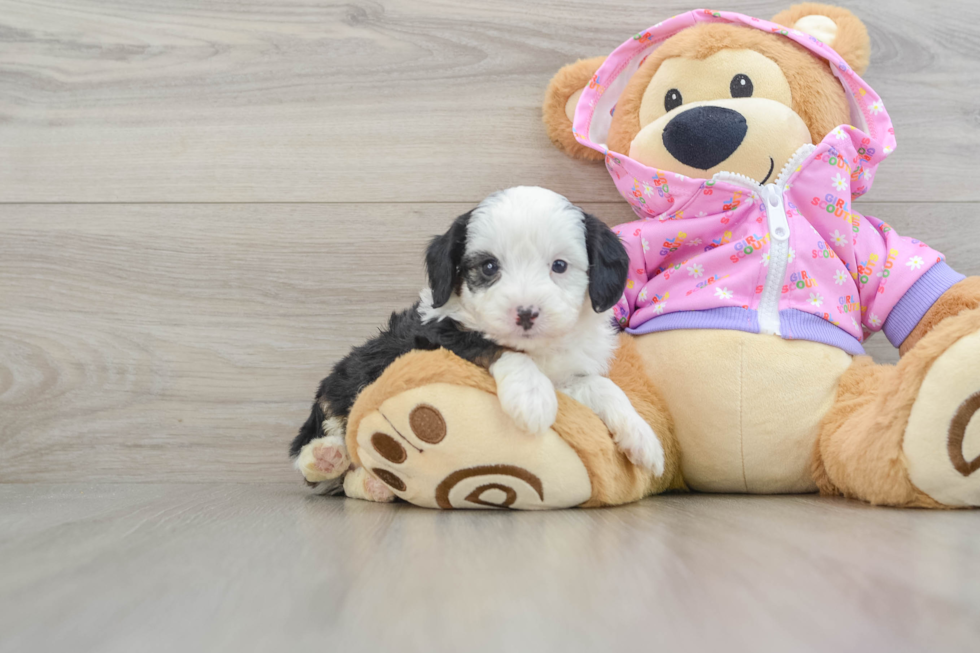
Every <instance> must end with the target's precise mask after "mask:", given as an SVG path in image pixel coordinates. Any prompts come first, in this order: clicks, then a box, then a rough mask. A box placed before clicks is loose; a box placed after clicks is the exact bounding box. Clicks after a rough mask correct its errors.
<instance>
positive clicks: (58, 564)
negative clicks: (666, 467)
mask: <svg viewBox="0 0 980 653" xmlns="http://www.w3.org/2000/svg"><path fill="white" fill-rule="evenodd" d="M0 503H2V504H3V505H4V510H2V511H0V651H2V652H3V653H8V652H9V653H25V652H26V651H55V650H70V651H73V652H77V653H88V652H89V651H98V652H99V653H115V652H117V651H118V652H127V653H128V652H130V651H141V652H146V653H153V652H156V651H185V652H188V653H193V652H196V651H241V652H250V651H273V650H275V651H285V650H330V651H404V652H406V653H411V652H414V651H419V652H425V653H441V652H443V651H454V652H455V651H474V652H479V651H529V652H530V651H533V652H535V653H549V652H552V651H554V652H556V653H559V652H560V653H573V652H577V651H597V650H602V651H632V650H665V651H672V650H676V651H710V650H724V651H729V652H731V653H739V652H742V651H752V652H753V653H756V652H760V651H763V652H765V651H780V652H784V651H799V652H808V651H814V652H819V653H823V652H825V651H855V652H857V651H895V652H903V651H924V650H928V651H944V652H949V653H957V652H959V651H976V643H977V641H978V638H980V513H976V512H954V513H949V512H928V511H900V510H886V509H881V508H870V507H867V506H864V505H861V504H857V503H852V502H847V501H844V500H829V499H819V498H815V497H724V496H697V495H692V496H673V497H669V496H668V497H659V498H656V499H652V500H647V501H644V502H641V503H639V504H635V505H632V506H626V507H623V508H617V509H606V510H592V511H562V512H550V513H523V514H520V513H473V512H468V513H466V512H457V513H454V514H446V513H439V512H436V511H428V510H424V509H420V508H413V507H411V506H408V505H407V504H395V505H377V504H369V503H365V502H359V501H352V500H344V499H328V498H322V497H304V491H303V489H302V488H300V487H297V486H294V485H280V484H269V485H207V484H203V485H187V484H180V485H151V484H144V485H108V486H103V485H60V486H42V485H6V486H2V485H0Z"/></svg>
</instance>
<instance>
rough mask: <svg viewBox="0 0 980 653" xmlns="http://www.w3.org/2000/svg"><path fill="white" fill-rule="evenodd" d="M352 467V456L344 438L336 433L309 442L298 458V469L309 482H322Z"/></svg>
mask: <svg viewBox="0 0 980 653" xmlns="http://www.w3.org/2000/svg"><path fill="white" fill-rule="evenodd" d="M348 467H350V457H349V456H348V455H347V446H346V445H345V444H344V439H343V438H341V437H340V436H336V435H328V436H325V437H322V438H317V439H315V440H313V441H311V442H309V443H307V444H306V445H305V446H304V447H303V448H302V449H301V450H300V452H299V456H297V458H296V469H298V470H299V471H300V472H302V473H303V478H305V479H306V482H307V483H320V482H322V481H329V480H333V479H335V478H337V477H339V476H340V475H341V474H343V473H344V472H346V471H347V468H348Z"/></svg>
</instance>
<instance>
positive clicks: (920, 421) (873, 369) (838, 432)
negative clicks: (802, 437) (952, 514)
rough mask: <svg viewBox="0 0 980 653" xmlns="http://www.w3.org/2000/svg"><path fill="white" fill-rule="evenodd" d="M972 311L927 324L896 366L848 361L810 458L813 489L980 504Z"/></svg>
mask: <svg viewBox="0 0 980 653" xmlns="http://www.w3.org/2000/svg"><path fill="white" fill-rule="evenodd" d="M978 408H980V311H978V310H969V311H965V312H962V313H960V314H959V315H956V316H953V317H949V318H947V319H945V320H943V321H942V322H941V323H940V324H938V325H937V326H935V328H933V329H932V331H930V332H929V333H927V334H926V335H925V336H924V337H922V339H921V340H919V341H918V342H917V343H916V344H915V346H914V347H912V348H911V349H909V350H908V351H907V352H906V353H905V354H904V356H903V357H902V360H901V361H900V362H899V363H898V365H895V366H891V365H875V364H874V363H872V362H871V359H870V358H867V357H860V358H857V359H855V361H854V363H853V365H852V366H851V368H850V369H849V370H848V371H847V372H846V373H845V374H844V376H843V377H842V379H841V383H840V387H839V389H838V395H837V401H836V403H835V405H834V407H833V408H832V409H831V411H830V412H829V413H828V415H827V416H826V418H825V419H824V422H823V425H822V430H821V434H820V438H819V439H818V442H817V446H816V449H815V451H814V458H813V473H814V478H815V480H816V482H817V485H818V486H819V487H820V490H821V491H822V492H823V493H826V494H843V495H845V496H849V497H854V498H857V499H863V500H865V501H868V502H870V503H874V504H883V505H891V506H906V507H927V508H949V507H967V506H980V416H976V411H977V409H978Z"/></svg>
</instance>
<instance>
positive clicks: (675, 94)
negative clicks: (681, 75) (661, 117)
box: [664, 88, 684, 113]
mask: <svg viewBox="0 0 980 653" xmlns="http://www.w3.org/2000/svg"><path fill="white" fill-rule="evenodd" d="M682 104H684V98H682V97H681V92H680V91H678V90H677V89H676V88H672V89H670V90H669V91H667V95H665V96H664V109H666V110H667V112H668V113H669V112H671V111H673V110H674V109H676V108H677V107H679V106H681V105H682Z"/></svg>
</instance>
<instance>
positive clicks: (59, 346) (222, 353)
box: [0, 202, 980, 483]
mask: <svg viewBox="0 0 980 653" xmlns="http://www.w3.org/2000/svg"><path fill="white" fill-rule="evenodd" d="M584 206H585V208H586V209H587V210H589V211H591V212H594V213H596V214H598V215H600V216H603V217H604V218H606V219H607V220H609V221H610V222H620V221H623V220H627V219H629V218H630V217H631V215H632V214H631V213H630V211H629V209H628V208H627V207H626V205H625V203H623V202H616V203H612V204H586V205H584ZM469 208H470V206H469V205H466V204H416V205H410V206H401V207H398V208H397V210H393V209H392V207H390V206H378V205H357V204H350V205H345V204H330V205H311V204H273V205H268V204H260V205H256V204H241V205H164V204H161V205H152V204H150V205H63V206H58V205H35V206H6V207H4V208H3V212H4V215H3V217H2V218H0V225H2V226H0V231H2V234H3V238H2V239H0V306H3V310H2V311H0V343H2V347H0V481H5V482H47V483H52V482H54V483H57V482H67V481H76V480H99V481H134V482H140V481H144V482H146V481H188V482H202V481H209V480H210V481H218V480H224V481H257V480H259V481H261V480H282V481H286V480H290V479H292V478H293V474H294V472H293V471H292V470H291V469H290V467H289V465H288V464H287V461H286V457H285V451H286V445H287V442H288V440H289V439H290V438H291V437H292V436H293V434H294V433H295V432H296V430H297V429H298V427H299V425H300V424H301V423H302V422H303V421H304V420H305V418H306V414H307V411H308V410H309V401H310V400H311V399H312V395H313V391H314V389H315V387H316V384H317V383H318V382H319V380H320V379H321V378H322V377H323V376H325V375H326V373H327V372H328V371H329V367H330V365H332V363H333V362H334V361H335V360H337V359H338V358H340V357H341V356H343V355H344V354H345V353H346V352H347V351H348V350H349V349H350V347H352V346H354V345H356V344H359V343H360V342H362V341H363V340H365V339H366V338H368V337H369V336H370V335H371V334H372V333H373V332H374V331H375V329H376V328H377V327H378V326H379V325H380V324H381V323H382V322H383V321H384V320H385V319H386V317H387V315H388V314H389V313H390V312H391V311H392V310H395V309H399V308H403V307H406V306H408V305H410V304H411V303H412V302H413V301H414V299H415V297H416V296H417V293H418V290H419V289H420V288H421V287H422V284H423V274H422V265H421V258H422V251H423V248H424V245H425V242H426V241H427V239H428V238H429V237H430V236H431V235H432V234H435V233H440V232H442V231H443V230H444V229H445V228H446V226H447V225H448V224H449V223H450V222H451V221H452V219H453V217H455V216H456V215H458V214H459V213H462V212H464V211H466V210H468V209H469ZM862 210H863V211H864V212H866V213H871V214H874V215H877V216H879V217H881V218H882V219H885V220H887V221H888V222H889V223H890V224H891V225H892V226H893V227H894V228H895V229H896V230H898V232H899V233H903V234H915V235H917V236H919V237H921V238H922V239H923V240H925V241H926V242H930V243H931V244H932V245H933V246H935V247H937V248H938V249H940V250H941V251H945V252H946V254H947V257H948V260H949V262H950V263H951V264H952V265H953V266H954V267H956V268H958V269H960V270H961V271H963V272H965V273H969V274H980V257H978V256H977V246H976V242H977V241H978V237H980V226H978V223H977V221H976V217H975V215H976V211H977V206H976V205H973V204H944V205H931V204H873V203H864V204H863V205H862ZM871 343H874V344H873V346H872V347H869V349H870V350H871V351H873V352H876V353H878V354H879V356H880V358H882V359H897V354H896V353H895V351H894V349H893V348H892V347H891V345H890V344H889V343H888V342H887V340H885V338H884V337H883V336H881V335H877V336H875V337H874V338H872V340H871Z"/></svg>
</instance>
